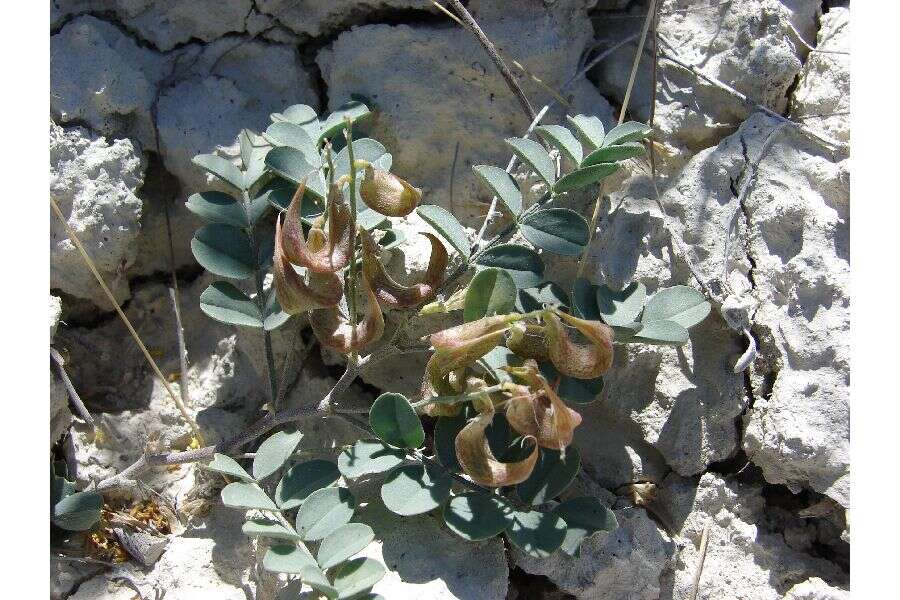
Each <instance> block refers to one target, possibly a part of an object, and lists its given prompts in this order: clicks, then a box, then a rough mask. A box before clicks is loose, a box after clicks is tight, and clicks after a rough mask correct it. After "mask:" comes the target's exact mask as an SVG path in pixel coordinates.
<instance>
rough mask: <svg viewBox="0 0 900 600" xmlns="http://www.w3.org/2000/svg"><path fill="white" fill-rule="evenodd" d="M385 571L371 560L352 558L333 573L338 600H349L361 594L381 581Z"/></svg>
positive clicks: (375, 561) (380, 565) (382, 566)
mask: <svg viewBox="0 0 900 600" xmlns="http://www.w3.org/2000/svg"><path fill="white" fill-rule="evenodd" d="M385 573H386V571H385V569H384V565H382V564H381V563H380V562H378V561H377V560H372V559H371V558H354V559H353V560H350V561H347V562H345V563H344V564H342V565H341V566H339V567H338V568H337V570H336V571H335V572H334V587H335V588H337V590H338V598H339V599H340V600H349V598H353V597H355V596H357V595H358V594H362V593H363V592H365V591H366V590H368V589H370V588H371V587H372V586H373V585H375V584H376V583H378V582H379V581H381V579H382V578H383V577H384V575H385Z"/></svg>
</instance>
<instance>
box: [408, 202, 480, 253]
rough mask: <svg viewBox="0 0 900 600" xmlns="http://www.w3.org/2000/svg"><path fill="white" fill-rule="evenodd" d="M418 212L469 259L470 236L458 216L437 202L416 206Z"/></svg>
mask: <svg viewBox="0 0 900 600" xmlns="http://www.w3.org/2000/svg"><path fill="white" fill-rule="evenodd" d="M416 212H417V213H419V216H420V217H422V219H423V220H424V221H425V222H426V223H428V224H429V225H431V226H432V227H433V228H434V230H435V231H437V232H438V233H439V234H440V236H441V237H442V238H444V239H445V240H447V241H448V242H450V245H451V246H453V248H454V249H455V250H456V251H457V252H459V254H460V256H462V257H463V258H464V259H466V260H468V259H469V253H470V248H469V237H468V236H467V235H466V230H465V228H463V226H462V225H461V224H460V222H459V221H458V220H457V218H456V217H454V216H453V215H452V214H451V213H450V212H449V211H447V210H445V209H443V208H441V207H440V206H437V205H435V204H425V205H422V206H419V207H418V208H416Z"/></svg>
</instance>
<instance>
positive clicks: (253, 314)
mask: <svg viewBox="0 0 900 600" xmlns="http://www.w3.org/2000/svg"><path fill="white" fill-rule="evenodd" d="M200 310H202V311H203V312H204V314H206V316H208V317H210V318H211V319H215V320H216V321H219V322H220V323H227V324H229V325H243V326H245V327H262V326H263V321H262V317H261V316H260V312H259V306H257V305H256V302H254V301H253V300H251V299H250V298H249V296H247V294H245V293H244V292H242V291H241V290H239V289H238V288H237V287H235V286H234V285H233V284H232V283H230V282H228V281H215V282H213V283H212V284H210V286H209V287H207V288H206V289H205V290H203V293H202V294H200Z"/></svg>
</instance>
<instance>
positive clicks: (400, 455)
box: [338, 440, 406, 479]
mask: <svg viewBox="0 0 900 600" xmlns="http://www.w3.org/2000/svg"><path fill="white" fill-rule="evenodd" d="M405 458H406V454H405V453H404V452H402V451H400V450H397V449H395V448H391V447H390V446H388V445H386V444H385V443H384V442H382V441H381V440H359V441H358V442H356V443H355V444H353V445H352V446H350V447H349V448H346V449H344V451H343V452H341V453H340V455H338V470H339V471H340V472H341V475H343V476H344V477H346V478H347V479H357V478H359V477H362V476H363V475H371V474H374V473H384V472H385V471H389V470H391V469H393V468H394V467H396V466H397V465H399V464H400V463H402V462H403V461H404V459H405Z"/></svg>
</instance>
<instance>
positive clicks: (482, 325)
mask: <svg viewBox="0 0 900 600" xmlns="http://www.w3.org/2000/svg"><path fill="white" fill-rule="evenodd" d="M523 318H524V317H523V316H522V315H518V314H510V315H494V316H492V317H484V318H481V319H478V320H477V321H471V322H469V323H463V324H462V325H457V326H456V327H450V328H449V329H444V330H443V331H438V332H437V333H432V334H431V336H430V337H429V340H428V341H429V342H431V345H432V346H434V347H435V349H439V348H444V349H450V348H459V347H462V346H465V345H467V344H468V343H469V342H471V341H472V340H473V339H476V338H478V337H481V336H484V335H488V334H491V333H496V332H498V331H499V332H504V331H506V329H507V328H508V327H509V325H510V323H515V322H516V321H519V320H521V319H523Z"/></svg>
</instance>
